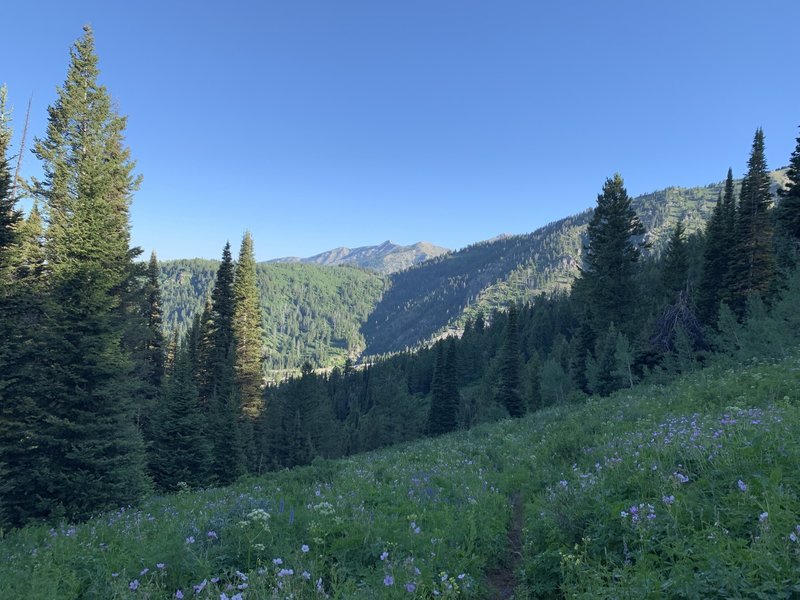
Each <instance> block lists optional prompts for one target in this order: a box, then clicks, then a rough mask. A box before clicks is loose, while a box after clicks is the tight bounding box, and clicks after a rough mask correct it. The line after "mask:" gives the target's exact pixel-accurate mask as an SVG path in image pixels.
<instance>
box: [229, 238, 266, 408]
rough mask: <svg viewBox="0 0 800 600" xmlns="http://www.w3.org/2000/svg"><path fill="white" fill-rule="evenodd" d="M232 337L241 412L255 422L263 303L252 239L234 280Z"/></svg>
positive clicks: (247, 241)
mask: <svg viewBox="0 0 800 600" xmlns="http://www.w3.org/2000/svg"><path fill="white" fill-rule="evenodd" d="M233 336H234V340H235V344H236V383H237V385H238V387H239V393H240V394H241V413H242V417H243V418H244V419H247V420H250V421H252V420H253V419H255V418H257V417H258V415H259V414H260V413H261V410H262V407H263V399H262V392H261V381H262V371H261V364H262V343H263V342H262V338H263V330H262V327H261V303H260V301H259V295H258V287H257V286H256V261H255V256H254V253H253V238H252V236H251V235H250V232H249V231H247V232H245V234H244V237H243V238H242V246H241V249H240V251H239V261H238V262H237V263H236V269H235V273H234V279H233Z"/></svg>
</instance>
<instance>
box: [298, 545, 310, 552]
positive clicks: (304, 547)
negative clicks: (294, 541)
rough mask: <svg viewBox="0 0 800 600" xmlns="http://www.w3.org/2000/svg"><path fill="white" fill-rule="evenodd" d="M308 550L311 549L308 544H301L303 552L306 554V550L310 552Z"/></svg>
mask: <svg viewBox="0 0 800 600" xmlns="http://www.w3.org/2000/svg"><path fill="white" fill-rule="evenodd" d="M308 550H309V548H308V544H303V545H302V546H300V551H301V552H302V553H303V554H305V553H306V552H308Z"/></svg>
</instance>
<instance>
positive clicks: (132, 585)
mask: <svg viewBox="0 0 800 600" xmlns="http://www.w3.org/2000/svg"><path fill="white" fill-rule="evenodd" d="M128 587H129V588H130V589H131V591H133V592H135V591H136V590H138V589H139V580H138V579H134V580H133V581H131V582H130V583H129V584H128Z"/></svg>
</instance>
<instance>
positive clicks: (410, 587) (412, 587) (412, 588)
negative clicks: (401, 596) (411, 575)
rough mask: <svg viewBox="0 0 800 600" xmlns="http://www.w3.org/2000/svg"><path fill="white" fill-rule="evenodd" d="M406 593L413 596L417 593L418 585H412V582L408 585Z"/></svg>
mask: <svg viewBox="0 0 800 600" xmlns="http://www.w3.org/2000/svg"><path fill="white" fill-rule="evenodd" d="M406 591H407V592H408V593H409V594H413V593H414V592H415V591H417V584H416V583H411V582H409V583H407V584H406Z"/></svg>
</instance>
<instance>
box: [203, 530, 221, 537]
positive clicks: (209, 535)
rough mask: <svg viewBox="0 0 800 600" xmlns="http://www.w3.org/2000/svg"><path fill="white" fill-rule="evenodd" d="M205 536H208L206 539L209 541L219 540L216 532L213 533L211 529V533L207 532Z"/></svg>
mask: <svg viewBox="0 0 800 600" xmlns="http://www.w3.org/2000/svg"><path fill="white" fill-rule="evenodd" d="M206 536H208V537H209V539H212V540H216V539H219V536H218V535H217V532H216V531H214V530H213V529H212V530H211V531H209V532H208V533H207V534H206Z"/></svg>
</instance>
